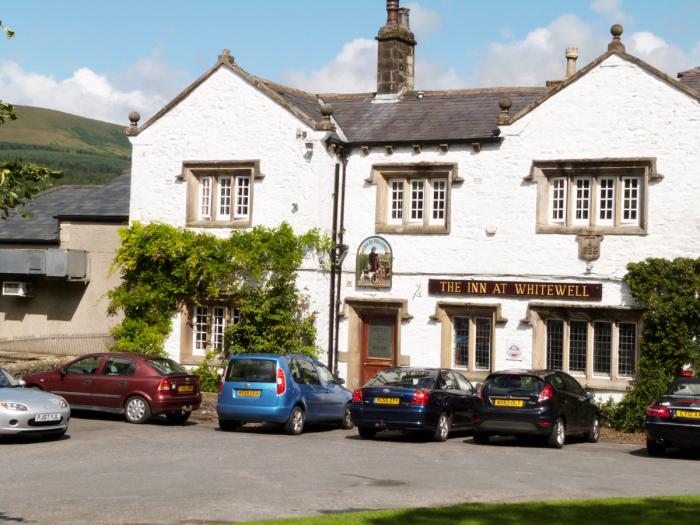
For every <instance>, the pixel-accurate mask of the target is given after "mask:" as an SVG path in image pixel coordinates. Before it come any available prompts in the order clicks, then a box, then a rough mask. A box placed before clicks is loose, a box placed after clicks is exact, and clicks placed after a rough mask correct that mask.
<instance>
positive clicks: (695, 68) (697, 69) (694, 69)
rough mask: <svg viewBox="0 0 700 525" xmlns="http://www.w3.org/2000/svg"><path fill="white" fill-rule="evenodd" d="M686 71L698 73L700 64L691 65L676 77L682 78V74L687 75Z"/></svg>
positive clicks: (699, 72)
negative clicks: (691, 66)
mask: <svg viewBox="0 0 700 525" xmlns="http://www.w3.org/2000/svg"><path fill="white" fill-rule="evenodd" d="M688 73H693V74H694V73H698V74H700V66H697V67H693V68H691V69H688V70H686V71H681V72H679V73H678V74H677V76H678V78H682V77H683V76H685V75H687V74H688Z"/></svg>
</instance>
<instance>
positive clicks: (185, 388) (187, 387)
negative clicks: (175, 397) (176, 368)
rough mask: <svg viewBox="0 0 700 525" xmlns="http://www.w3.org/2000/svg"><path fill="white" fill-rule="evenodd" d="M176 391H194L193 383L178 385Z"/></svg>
mask: <svg viewBox="0 0 700 525" xmlns="http://www.w3.org/2000/svg"><path fill="white" fill-rule="evenodd" d="M177 391H178V392H194V386H193V385H180V386H179V387H177Z"/></svg>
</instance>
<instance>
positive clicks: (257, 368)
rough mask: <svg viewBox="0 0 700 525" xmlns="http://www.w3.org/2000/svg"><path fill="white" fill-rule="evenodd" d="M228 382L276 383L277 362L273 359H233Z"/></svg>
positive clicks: (229, 368)
mask: <svg viewBox="0 0 700 525" xmlns="http://www.w3.org/2000/svg"><path fill="white" fill-rule="evenodd" d="M226 381H240V382H244V381H248V382H251V383H276V382H277V362H276V361H273V360H271V359H233V360H232V361H231V364H230V365H229V367H228V374H227V375H226Z"/></svg>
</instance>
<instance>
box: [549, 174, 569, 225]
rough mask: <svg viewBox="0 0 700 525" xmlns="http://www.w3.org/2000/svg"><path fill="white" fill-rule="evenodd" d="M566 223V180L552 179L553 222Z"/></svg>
mask: <svg viewBox="0 0 700 525" xmlns="http://www.w3.org/2000/svg"><path fill="white" fill-rule="evenodd" d="M565 221H566V179H564V178H558V179H552V222H565Z"/></svg>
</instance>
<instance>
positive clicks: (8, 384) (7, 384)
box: [0, 369, 19, 388]
mask: <svg viewBox="0 0 700 525" xmlns="http://www.w3.org/2000/svg"><path fill="white" fill-rule="evenodd" d="M15 386H19V381H17V380H16V379H15V378H14V377H12V376H11V375H10V373H9V372H8V371H7V370H5V369H0V388H12V387H15Z"/></svg>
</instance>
